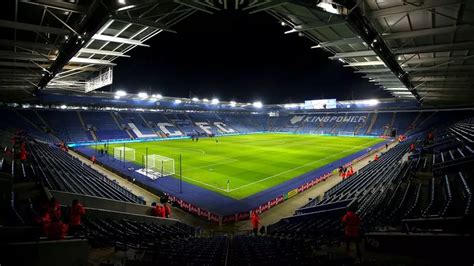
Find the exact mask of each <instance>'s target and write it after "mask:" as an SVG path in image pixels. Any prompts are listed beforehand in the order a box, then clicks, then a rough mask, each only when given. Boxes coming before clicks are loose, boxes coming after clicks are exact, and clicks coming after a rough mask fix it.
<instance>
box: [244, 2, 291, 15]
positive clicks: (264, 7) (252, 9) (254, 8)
mask: <svg viewBox="0 0 474 266" xmlns="http://www.w3.org/2000/svg"><path fill="white" fill-rule="evenodd" d="M286 3H288V0H274V1H268V2H262V3H261V4H256V5H253V6H248V7H244V8H243V10H248V11H249V14H254V13H257V12H261V11H265V10H267V9H270V8H274V7H277V6H281V5H284V4H286Z"/></svg>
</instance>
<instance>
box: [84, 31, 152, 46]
mask: <svg viewBox="0 0 474 266" xmlns="http://www.w3.org/2000/svg"><path fill="white" fill-rule="evenodd" d="M92 39H94V40H101V41H106V42H116V43H123V44H131V45H137V46H144V47H150V46H149V45H148V44H144V43H142V42H141V41H139V40H132V39H127V38H120V37H114V36H108V35H101V34H94V36H92Z"/></svg>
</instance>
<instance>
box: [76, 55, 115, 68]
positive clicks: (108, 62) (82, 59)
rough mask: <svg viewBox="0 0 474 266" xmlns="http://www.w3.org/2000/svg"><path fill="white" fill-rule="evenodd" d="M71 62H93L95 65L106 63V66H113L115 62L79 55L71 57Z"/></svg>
mask: <svg viewBox="0 0 474 266" xmlns="http://www.w3.org/2000/svg"><path fill="white" fill-rule="evenodd" d="M69 62H71V63H80V64H95V65H107V66H115V65H117V64H115V63H112V62H110V61H108V60H100V59H92V58H81V57H73V58H71V60H70V61H69Z"/></svg>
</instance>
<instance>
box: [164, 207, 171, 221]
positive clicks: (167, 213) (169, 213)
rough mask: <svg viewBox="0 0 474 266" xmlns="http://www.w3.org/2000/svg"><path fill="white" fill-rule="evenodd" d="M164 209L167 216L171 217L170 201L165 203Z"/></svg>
mask: <svg viewBox="0 0 474 266" xmlns="http://www.w3.org/2000/svg"><path fill="white" fill-rule="evenodd" d="M164 209H165V216H166V218H170V217H171V206H170V205H169V204H168V203H165V204H164Z"/></svg>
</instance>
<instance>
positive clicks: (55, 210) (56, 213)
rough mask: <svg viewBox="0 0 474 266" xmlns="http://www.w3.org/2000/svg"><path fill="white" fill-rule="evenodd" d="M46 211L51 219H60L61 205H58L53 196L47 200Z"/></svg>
mask: <svg viewBox="0 0 474 266" xmlns="http://www.w3.org/2000/svg"><path fill="white" fill-rule="evenodd" d="M48 213H49V217H51V220H53V218H54V217H56V218H58V219H61V207H60V206H59V201H58V200H57V199H56V198H54V197H52V198H51V199H50V200H49V206H48Z"/></svg>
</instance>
